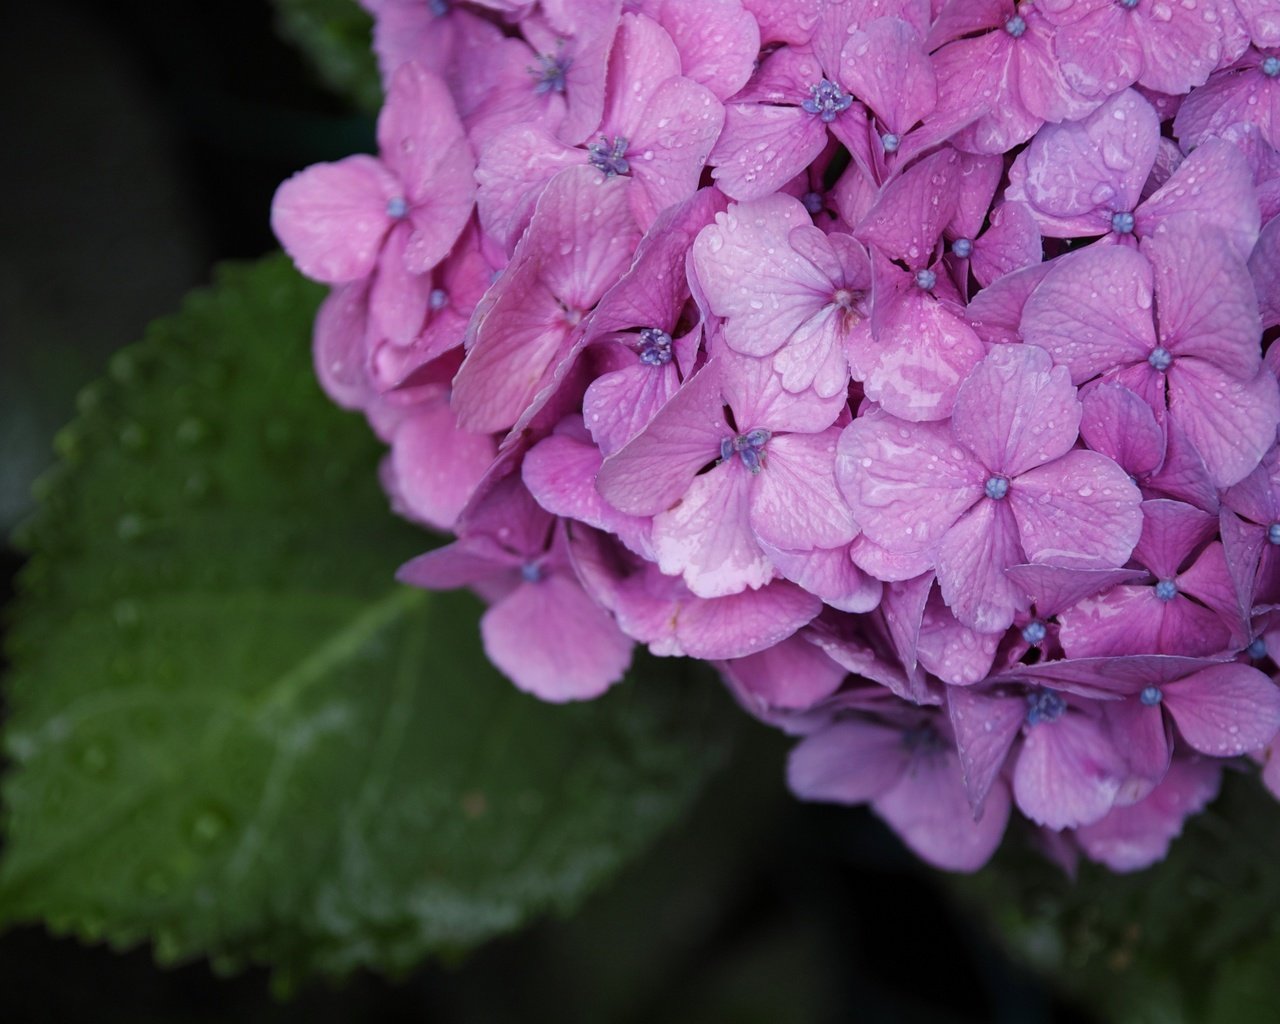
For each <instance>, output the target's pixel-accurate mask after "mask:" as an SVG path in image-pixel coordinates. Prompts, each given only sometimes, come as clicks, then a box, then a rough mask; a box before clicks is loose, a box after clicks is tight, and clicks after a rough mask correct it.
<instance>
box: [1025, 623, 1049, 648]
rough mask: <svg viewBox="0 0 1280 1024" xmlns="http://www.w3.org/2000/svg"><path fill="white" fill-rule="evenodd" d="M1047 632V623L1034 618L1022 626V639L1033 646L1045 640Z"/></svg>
mask: <svg viewBox="0 0 1280 1024" xmlns="http://www.w3.org/2000/svg"><path fill="white" fill-rule="evenodd" d="M1047 633H1048V630H1047V629H1046V628H1045V624H1044V623H1043V622H1041V621H1040V620H1039V619H1032V620H1031V621H1030V622H1028V623H1027V624H1026V625H1025V626H1023V627H1022V639H1023V640H1024V641H1025V642H1026V643H1029V644H1031V645H1032V646H1033V647H1034V646H1035V645H1036V644H1038V643H1040V642H1041V641H1042V640H1044V638H1045V635H1046V634H1047Z"/></svg>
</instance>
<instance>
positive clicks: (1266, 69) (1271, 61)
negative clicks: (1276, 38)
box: [1261, 54, 1280, 78]
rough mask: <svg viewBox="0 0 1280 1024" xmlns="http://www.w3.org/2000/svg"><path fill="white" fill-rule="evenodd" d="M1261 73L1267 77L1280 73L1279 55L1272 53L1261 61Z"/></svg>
mask: <svg viewBox="0 0 1280 1024" xmlns="http://www.w3.org/2000/svg"><path fill="white" fill-rule="evenodd" d="M1261 66H1262V73H1263V74H1264V75H1266V76H1267V77H1268V78H1275V77H1276V76H1277V75H1280V57H1277V56H1275V55H1274V54H1273V55H1272V56H1270V57H1268V58H1267V59H1266V60H1264V61H1263V62H1262V65H1261Z"/></svg>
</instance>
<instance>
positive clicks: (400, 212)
mask: <svg viewBox="0 0 1280 1024" xmlns="http://www.w3.org/2000/svg"><path fill="white" fill-rule="evenodd" d="M408 212H409V204H408V203H407V202H405V198H404V196H392V197H391V198H390V199H388V200H387V216H388V217H394V218H395V219H396V220H399V219H400V218H401V217H403V216H404V215H405V214H407V213H408Z"/></svg>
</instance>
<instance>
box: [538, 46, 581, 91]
mask: <svg viewBox="0 0 1280 1024" xmlns="http://www.w3.org/2000/svg"><path fill="white" fill-rule="evenodd" d="M572 63H573V61H571V60H570V59H569V58H568V57H565V56H564V55H563V54H558V53H557V54H554V55H553V54H550V53H540V54H538V66H537V67H536V68H530V69H529V74H531V75H533V78H534V84H533V91H534V92H535V93H536V94H537V95H539V96H541V95H542V94H543V93H548V92H559V93H562V92H564V76H565V74H566V72H568V70H569V65H570V64H572Z"/></svg>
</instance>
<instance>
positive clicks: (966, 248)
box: [951, 238, 973, 260]
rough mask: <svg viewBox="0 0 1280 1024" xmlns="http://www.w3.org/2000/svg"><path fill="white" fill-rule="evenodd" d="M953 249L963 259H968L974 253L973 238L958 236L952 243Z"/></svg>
mask: <svg viewBox="0 0 1280 1024" xmlns="http://www.w3.org/2000/svg"><path fill="white" fill-rule="evenodd" d="M951 251H952V252H953V253H955V254H956V255H957V256H959V257H960V258H961V259H962V260H967V259H968V258H969V256H970V255H971V254H972V253H973V240H972V239H969V238H957V239H956V240H955V241H954V242H952V243H951Z"/></svg>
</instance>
